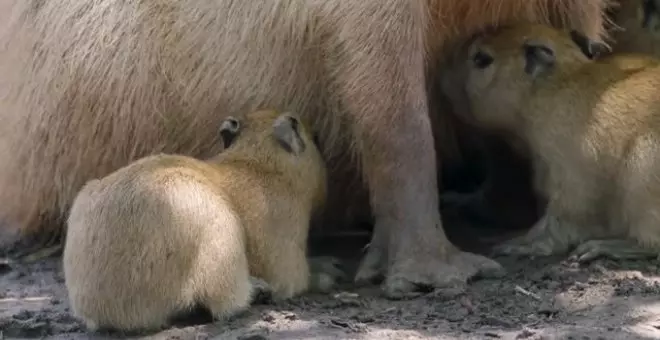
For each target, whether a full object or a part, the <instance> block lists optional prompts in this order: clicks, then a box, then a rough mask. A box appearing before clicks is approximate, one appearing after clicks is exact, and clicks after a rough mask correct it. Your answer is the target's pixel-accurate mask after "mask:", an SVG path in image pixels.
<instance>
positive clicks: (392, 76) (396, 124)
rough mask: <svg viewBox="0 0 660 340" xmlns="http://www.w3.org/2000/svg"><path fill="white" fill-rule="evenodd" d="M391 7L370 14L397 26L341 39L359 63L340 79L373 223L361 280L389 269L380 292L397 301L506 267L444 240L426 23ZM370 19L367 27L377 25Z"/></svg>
mask: <svg viewBox="0 0 660 340" xmlns="http://www.w3.org/2000/svg"><path fill="white" fill-rule="evenodd" d="M390 3H393V4H395V6H389V7H390V8H388V6H383V5H381V4H380V3H374V6H373V7H374V8H373V9H372V10H373V11H374V13H378V12H379V11H389V13H396V14H397V15H396V19H393V20H392V21H394V22H395V23H394V24H393V26H394V27H397V29H396V30H394V29H393V30H388V29H382V30H379V31H378V33H375V31H376V30H369V31H367V30H359V31H357V32H354V34H353V35H352V36H349V37H350V38H349V39H348V40H347V41H343V44H342V45H343V46H347V47H348V49H349V50H351V51H354V52H355V53H352V55H351V61H350V65H355V66H354V67H353V68H351V69H348V70H345V72H344V73H343V74H342V75H341V77H340V79H339V80H340V82H341V84H342V85H343V87H342V89H343V91H342V93H341V95H342V96H343V99H344V105H345V107H346V108H347V109H348V110H350V111H352V114H353V116H355V117H358V119H356V121H355V123H356V124H355V132H354V133H355V135H356V137H357V138H356V141H357V147H358V151H359V152H360V155H361V165H362V167H363V168H362V170H363V173H364V175H365V177H366V180H367V182H368V185H369V190H370V194H371V206H372V211H373V214H374V216H375V219H376V225H375V232H374V237H373V239H372V243H371V245H370V249H369V251H368V253H367V255H366V257H365V259H364V261H363V263H362V265H361V268H360V269H359V272H358V274H357V278H360V279H369V278H370V276H375V275H378V274H381V273H382V270H383V268H384V269H385V270H386V280H385V284H384V287H383V288H384V289H385V292H386V295H388V296H390V297H393V298H396V297H401V296H403V295H408V294H409V293H413V292H414V291H416V290H417V289H418V288H419V287H420V286H426V287H443V286H447V285H450V284H456V283H460V284H462V283H464V282H465V281H466V280H467V279H468V278H469V277H472V276H474V275H475V274H477V273H480V272H484V275H488V274H489V273H495V272H497V273H498V274H499V273H501V267H500V266H499V264H497V263H496V262H494V261H492V260H490V259H487V258H485V257H481V256H477V255H473V254H467V253H462V252H460V251H458V250H457V249H456V248H455V247H454V246H453V245H452V244H451V243H450V242H449V241H448V240H447V238H446V237H445V234H444V231H443V228H442V223H441V219H440V213H439V211H438V189H437V176H436V159H435V151H434V141H433V134H432V131H431V123H430V118H429V116H428V108H427V99H426V88H425V84H426V83H425V61H424V56H425V53H424V45H423V28H424V25H423V24H422V23H423V21H422V20H421V18H419V17H417V12H416V11H415V10H414V8H411V7H414V6H415V5H414V4H410V3H407V2H390ZM404 3H405V4H404ZM383 15H384V14H374V15H372V16H369V17H373V18H381V20H382V17H383ZM369 17H365V18H363V20H366V21H367V22H365V23H364V24H365V25H369V24H373V25H374V26H373V27H375V26H376V23H369V22H368V21H369ZM353 19H355V18H353ZM347 20H350V19H347ZM355 22H359V21H358V20H356V21H355ZM390 23H392V22H390ZM362 32H364V34H363V35H360V33H362ZM402 32H406V33H407V34H402ZM404 37H405V38H404ZM411 37H413V39H410V38H411ZM415 38H416V39H415ZM383 257H385V258H383ZM383 263H387V266H382V264H383Z"/></svg>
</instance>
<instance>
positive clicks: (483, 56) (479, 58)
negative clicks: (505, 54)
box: [472, 51, 494, 69]
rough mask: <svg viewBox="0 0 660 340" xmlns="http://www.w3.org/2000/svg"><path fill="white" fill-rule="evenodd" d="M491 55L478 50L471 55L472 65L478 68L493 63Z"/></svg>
mask: <svg viewBox="0 0 660 340" xmlns="http://www.w3.org/2000/svg"><path fill="white" fill-rule="evenodd" d="M493 60H494V59H493V57H492V56H491V55H490V54H488V53H485V52H482V51H478V52H477V53H476V54H475V55H474V56H473V57H472V62H473V63H474V66H475V67H476V68H478V69H484V68H486V67H488V66H490V64H492V63H493Z"/></svg>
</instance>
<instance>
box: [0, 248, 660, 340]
mask: <svg viewBox="0 0 660 340" xmlns="http://www.w3.org/2000/svg"><path fill="white" fill-rule="evenodd" d="M331 243H332V242H326V244H325V246H326V248H328V249H331V248H333V247H334V248H337V247H339V248H341V247H340V246H338V244H342V245H343V246H345V247H350V248H358V247H352V246H355V245H357V244H352V245H351V244H350V243H349V242H346V241H340V242H336V243H335V244H334V245H332V244H331ZM354 243H355V242H354ZM358 243H359V242H358ZM321 248H322V247H321ZM358 249H359V248H358ZM354 255H355V256H353V257H352V258H357V257H358V256H359V253H358V254H354ZM349 259H350V258H349ZM498 260H499V261H500V262H501V263H502V264H503V265H504V266H505V267H506V268H507V269H508V275H507V276H506V277H504V278H502V279H495V280H475V281H473V282H471V283H470V285H469V286H468V287H467V289H466V290H464V291H454V292H442V294H438V293H430V294H427V295H424V296H421V297H419V298H416V299H411V300H404V301H391V300H387V299H384V298H382V297H380V296H379V291H378V288H377V287H366V288H365V287H362V288H358V287H351V286H346V287H342V288H341V289H338V290H337V291H336V292H334V293H332V294H329V295H306V296H302V297H299V298H296V299H293V300H291V301H288V302H286V303H281V304H267V303H265V304H260V305H255V306H254V307H253V308H252V309H251V310H249V311H248V312H246V313H245V314H244V315H241V316H240V317H237V318H235V319H233V320H230V321H227V322H217V323H211V322H209V320H206V321H204V318H201V319H200V318H198V319H196V320H193V321H190V320H189V321H187V322H186V323H180V324H179V325H177V326H175V327H172V328H170V329H168V330H165V331H162V332H159V333H156V334H149V335H142V336H140V337H135V336H134V337H133V338H137V339H194V340H197V339H199V340H201V339H242V340H263V339H273V340H275V339H315V340H323V339H365V340H368V339H461V340H462V339H465V340H470V339H529V340H540V339H575V340H587V339H593V340H596V339H608V340H609V339H631V340H634V339H640V340H641V339H660V262H659V261H657V260H654V261H635V262H617V261H612V260H604V259H601V260H597V261H594V262H592V263H590V264H586V265H581V266H580V265H577V264H576V263H571V262H570V261H568V260H566V258H565V257H559V258H543V259H525V260H521V259H514V258H498ZM349 270H350V269H349ZM63 282H64V279H63V274H62V272H61V263H60V259H59V258H55V259H48V260H45V261H43V262H41V263H35V264H28V265H8V264H0V332H2V334H1V335H0V339H21V338H48V339H111V338H126V336H122V335H119V334H92V333H86V332H85V330H84V328H83V327H82V326H81V324H80V323H79V322H78V321H77V320H76V319H75V318H73V317H72V316H71V315H70V314H69V307H68V303H67V297H66V291H65V288H64V283H63Z"/></svg>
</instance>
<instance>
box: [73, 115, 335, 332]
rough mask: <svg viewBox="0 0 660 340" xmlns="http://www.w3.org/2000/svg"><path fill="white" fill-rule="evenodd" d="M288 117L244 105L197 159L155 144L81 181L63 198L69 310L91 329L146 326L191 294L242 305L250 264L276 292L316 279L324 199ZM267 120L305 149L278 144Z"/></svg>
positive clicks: (222, 306)
mask: <svg viewBox="0 0 660 340" xmlns="http://www.w3.org/2000/svg"><path fill="white" fill-rule="evenodd" d="M289 117H294V118H293V119H295V120H296V121H298V122H299V118H295V117H297V116H296V115H293V114H279V113H277V112H275V111H268V110H264V111H258V112H254V113H251V114H248V115H246V116H245V117H244V118H241V119H239V120H238V121H239V122H240V128H239V132H238V136H237V137H235V140H234V141H233V142H232V144H231V146H230V147H229V148H228V149H227V150H225V151H224V152H222V153H220V154H219V155H218V156H216V157H213V158H211V159H209V160H206V161H203V160H198V159H195V158H191V157H188V156H181V155H165V154H161V155H153V156H148V157H145V158H142V159H140V160H138V161H136V162H133V163H131V164H130V165H128V166H126V167H123V168H121V169H119V170H117V171H115V172H113V173H111V174H110V175H108V176H106V177H104V178H102V179H100V180H91V181H90V182H88V183H87V184H86V185H85V186H84V187H83V189H82V190H81V192H80V193H79V194H78V196H77V197H76V199H75V200H74V203H73V205H72V209H71V214H70V217H69V220H68V235H67V240H66V246H65V250H64V256H63V260H64V274H65V280H66V286H67V289H68V292H69V299H70V301H71V307H72V309H73V312H74V313H75V314H76V315H77V316H79V317H81V318H82V319H83V320H84V321H85V323H86V324H87V325H88V327H89V328H90V329H93V330H94V329H97V328H111V329H119V330H124V331H126V330H128V331H136V330H145V329H146V330H149V329H155V328H159V327H162V326H164V325H166V324H167V320H168V317H171V316H173V315H175V314H176V313H177V312H181V311H186V310H189V309H191V308H192V307H194V306H195V305H196V304H201V305H203V306H206V307H208V308H209V309H210V310H211V313H212V314H213V315H214V317H216V318H218V319H220V318H224V317H226V316H229V315H232V314H234V313H236V312H239V311H241V310H243V309H245V308H246V307H247V306H248V305H249V304H250V301H251V299H252V297H251V295H252V294H253V293H254V292H253V287H252V286H253V285H252V284H251V280H253V279H251V278H250V275H251V276H254V277H257V278H259V279H263V280H264V281H265V282H266V283H267V284H268V286H269V287H270V289H271V290H272V294H273V296H274V297H275V298H276V299H286V298H290V297H292V296H294V295H296V294H299V293H301V292H304V291H306V290H307V289H308V288H309V285H310V282H312V281H313V280H315V279H316V278H314V277H312V275H310V268H309V264H308V262H307V258H306V255H307V236H308V230H309V222H310V218H311V217H312V214H313V213H314V212H315V211H318V209H319V208H321V207H322V204H323V203H324V200H325V195H326V170H325V164H324V162H323V159H322V157H321V154H320V153H319V150H318V149H317V148H316V146H314V143H313V140H312V137H311V135H310V134H309V133H308V131H307V129H306V128H305V127H304V125H302V124H299V125H298V128H297V129H294V128H292V127H291V123H290V122H287V121H284V120H285V119H289ZM277 124H279V127H280V128H283V129H285V132H284V134H286V135H287V136H293V137H292V138H295V139H296V140H302V142H303V143H304V149H302V150H301V151H298V150H294V151H293V152H288V151H286V150H285V148H284V147H282V146H280V145H279V144H278V143H277V135H276V134H277V132H275V129H276V127H275V126H276V125H277ZM296 133H299V136H300V137H297V136H296ZM280 135H282V133H280ZM312 283H313V282H312ZM326 283H328V282H326Z"/></svg>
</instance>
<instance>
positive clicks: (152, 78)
mask: <svg viewBox="0 0 660 340" xmlns="http://www.w3.org/2000/svg"><path fill="white" fill-rule="evenodd" d="M7 1H11V2H12V3H11V11H7V12H3V13H0V22H3V20H9V21H10V22H9V24H7V27H8V28H7V29H6V30H5V31H3V32H0V34H1V35H0V44H8V45H11V49H9V50H8V51H9V53H6V54H1V55H0V74H2V75H3V77H7V78H8V79H9V82H10V83H11V86H9V87H6V88H4V89H2V92H3V93H2V94H3V95H4V97H2V100H1V101H0V112H1V114H2V120H1V121H0V129H3V130H2V131H0V138H1V140H0V141H1V143H0V146H2V147H3V148H4V153H3V154H1V155H2V159H3V162H2V163H0V187H1V188H2V190H0V203H1V204H0V207H1V209H2V213H3V216H4V217H5V219H7V220H9V221H11V222H12V223H10V224H11V225H14V226H16V227H17V228H19V229H20V230H21V231H22V232H23V235H30V234H44V233H46V232H54V231H58V230H60V229H59V228H60V226H59V225H58V224H57V223H54V221H55V222H57V219H58V218H61V217H62V216H63V215H64V214H65V213H66V211H67V210H68V208H69V206H70V204H71V201H72V199H73V197H74V195H75V193H76V192H77V190H78V189H79V188H80V187H82V186H83V184H84V183H85V182H86V181H87V180H89V179H90V178H94V177H99V176H103V175H105V174H108V173H110V172H111V171H113V170H115V169H117V168H119V167H121V166H123V165H126V164H127V163H128V162H130V161H132V160H135V159H137V158H139V157H141V156H145V155H147V154H150V153H155V152H166V153H172V152H176V153H181V154H187V155H192V156H204V155H209V154H213V153H214V152H217V151H218V150H217V149H218V148H215V147H211V146H212V145H217V143H214V140H215V136H216V134H215V129H214V127H213V124H212V122H215V121H216V120H217V119H218V118H219V115H220V114H218V110H217V108H218V107H221V108H222V111H223V112H226V114H235V113H236V112H243V111H250V110H252V109H254V108H256V107H262V106H268V107H275V108H279V109H281V110H292V111H297V112H305V114H306V115H307V117H308V118H310V121H311V124H312V128H313V129H314V130H315V132H317V133H318V134H319V137H320V141H321V145H322V151H323V154H324V156H325V159H326V161H327V162H328V164H329V166H330V170H331V173H330V176H331V182H333V183H335V181H333V180H334V179H335V178H336V175H335V174H346V173H348V174H362V177H364V180H365V182H366V183H367V184H368V190H369V198H370V206H371V208H372V209H371V212H372V213H373V215H374V217H375V232H374V236H373V241H372V243H371V246H370V248H369V251H368V252H367V256H366V258H365V260H364V262H363V265H362V267H361V269H360V271H359V274H358V275H357V278H358V279H365V280H370V279H372V278H374V277H377V276H379V275H384V274H385V273H386V272H387V273H388V275H387V279H388V280H387V282H386V286H385V288H387V289H386V292H388V293H389V294H391V295H395V294H396V292H406V291H410V290H413V289H415V287H418V286H419V285H432V286H441V285H446V284H448V283H450V282H455V281H456V280H457V279H458V281H461V280H462V281H464V280H465V279H466V278H467V277H470V276H472V275H473V274H475V273H476V272H478V271H479V270H480V269H481V268H483V267H484V265H485V264H486V266H487V267H488V266H490V267H492V266H494V265H495V264H494V263H493V262H492V261H487V260H486V259H485V258H483V257H479V256H475V255H471V254H466V253H461V252H457V251H455V249H454V247H452V246H451V244H450V243H449V241H448V240H447V239H446V237H445V235H444V232H443V228H442V223H441V218H440V213H439V212H438V193H437V178H436V157H435V153H434V145H433V138H432V132H431V126H430V122H429V117H428V105H427V101H428V99H429V98H428V97H427V92H426V90H427V89H426V86H427V80H428V79H427V77H426V75H427V74H429V73H428V68H429V67H430V61H433V60H436V59H441V56H442V55H444V51H445V48H444V47H445V42H448V41H450V40H453V39H458V38H460V37H462V36H465V35H469V34H471V33H472V32H474V31H477V30H479V29H481V28H482V27H485V26H487V25H491V24H498V23H503V22H509V21H513V20H520V19H529V20H533V21H541V22H548V21H552V22H554V23H557V24H562V25H566V26H570V27H576V28H579V29H581V30H583V31H586V32H589V34H590V36H592V37H593V38H598V37H599V35H603V34H604V30H603V16H602V11H603V9H604V8H605V6H606V5H607V3H608V1H607V0H591V1H583V0H482V1H479V2H472V1H465V0H427V1H409V0H366V1H326V0H307V1H298V0H272V1H256V2H255V1H243V0H215V1H210V0H202V1H199V0H177V1H174V0H164V1H157V2H154V1H146V0H136V1H113V0H89V1H78V0H61V1H38V0H32V1H29V0H7ZM475 4H476V5H475ZM446 129H447V130H448V131H451V127H450V126H447V127H446ZM394 135H395V136H396V137H395V138H393V136H394ZM439 138H441V139H442V138H445V137H443V136H442V134H441V135H440V137H439ZM0 152H2V150H0ZM357 165H359V167H357ZM342 167H348V168H351V169H353V170H355V171H348V172H343V171H336V169H339V168H342ZM357 169H359V170H357ZM346 182H351V181H342V180H341V178H339V180H338V181H337V183H346ZM355 182H357V181H355ZM351 189H352V188H346V189H345V190H333V197H331V198H330V201H333V200H342V199H344V200H346V197H347V198H348V199H347V201H348V202H349V203H350V202H353V200H352V199H351V196H350V194H351ZM336 206H340V205H338V204H337V205H336ZM346 210H347V211H350V210H348V209H346ZM335 212H336V211H335ZM340 212H341V211H340ZM330 214H332V212H329V213H328V215H330ZM390 240H391V242H390Z"/></svg>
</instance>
